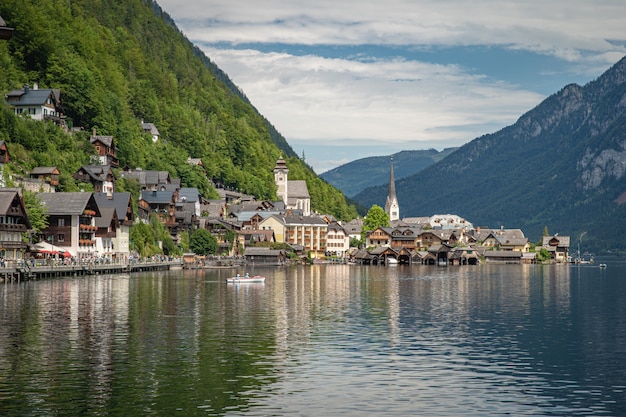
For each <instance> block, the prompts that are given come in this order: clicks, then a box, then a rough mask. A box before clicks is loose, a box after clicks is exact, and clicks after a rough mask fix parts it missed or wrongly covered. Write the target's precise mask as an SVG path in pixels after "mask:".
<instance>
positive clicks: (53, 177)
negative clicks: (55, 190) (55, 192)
mask: <svg viewBox="0 0 626 417" xmlns="http://www.w3.org/2000/svg"><path fill="white" fill-rule="evenodd" d="M60 176H61V173H60V172H59V170H58V168H57V167H36V168H33V170H32V171H30V174H29V177H30V178H32V179H36V180H39V181H41V182H45V183H46V184H50V185H51V186H52V187H57V186H58V185H59V177H60Z"/></svg>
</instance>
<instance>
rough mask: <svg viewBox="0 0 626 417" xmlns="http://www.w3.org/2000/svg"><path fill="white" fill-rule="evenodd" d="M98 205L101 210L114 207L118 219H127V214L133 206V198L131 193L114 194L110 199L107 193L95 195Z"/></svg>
mask: <svg viewBox="0 0 626 417" xmlns="http://www.w3.org/2000/svg"><path fill="white" fill-rule="evenodd" d="M93 196H94V199H95V200H96V204H98V207H100V208H106V207H113V208H115V211H116V213H117V218H118V219H122V220H123V219H126V212H127V210H128V207H132V206H131V196H130V193H129V192H119V193H113V194H111V196H110V197H109V196H108V195H107V193H94V195H93Z"/></svg>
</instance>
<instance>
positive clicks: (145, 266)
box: [0, 259, 183, 283]
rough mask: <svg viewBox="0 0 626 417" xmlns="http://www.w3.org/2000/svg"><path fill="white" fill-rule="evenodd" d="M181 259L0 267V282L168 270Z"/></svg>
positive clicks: (176, 266) (178, 263) (180, 264)
mask: <svg viewBox="0 0 626 417" xmlns="http://www.w3.org/2000/svg"><path fill="white" fill-rule="evenodd" d="M182 265H183V264H182V260H180V259H177V260H173V261H159V262H130V263H125V264H123V263H112V264H106V263H101V264H95V263H89V264H82V265H35V266H28V265H25V266H19V267H14V268H11V267H8V268H0V282H7V283H8V282H20V281H26V280H39V279H45V278H60V277H72V276H73V277H76V276H83V275H102V274H128V273H133V272H145V271H169V270H171V269H180V268H182Z"/></svg>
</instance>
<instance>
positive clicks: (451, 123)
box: [157, 0, 626, 174]
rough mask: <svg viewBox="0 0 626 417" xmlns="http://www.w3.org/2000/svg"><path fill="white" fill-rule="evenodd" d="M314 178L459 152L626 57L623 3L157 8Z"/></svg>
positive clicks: (366, 0)
mask: <svg viewBox="0 0 626 417" xmlns="http://www.w3.org/2000/svg"><path fill="white" fill-rule="evenodd" d="M157 1H158V3H159V5H160V6H161V7H162V8H163V9H164V10H165V11H166V12H167V13H168V14H169V15H170V16H171V17H172V18H173V19H174V20H175V22H176V25H177V26H178V28H179V29H180V30H181V31H182V32H183V33H184V34H185V36H186V37H187V38H188V39H189V40H190V41H191V42H193V43H194V44H195V45H197V46H198V47H199V48H200V49H202V50H203V51H204V52H205V54H206V55H207V57H209V58H210V59H211V61H213V62H214V63H215V64H217V65H218V66H219V67H220V68H221V69H222V70H223V71H224V72H225V73H226V74H227V75H228V76H229V77H230V78H231V80H232V81H233V82H234V83H235V84H236V85H237V86H238V87H239V88H241V89H242V91H243V92H244V94H245V95H246V96H247V97H248V99H249V100H250V102H251V103H252V104H253V105H254V106H255V107H256V108H257V110H258V111H259V112H260V113H261V114H262V115H263V116H265V117H266V118H267V119H268V120H269V121H270V122H271V123H272V124H273V125H274V126H275V127H276V129H277V130H278V131H279V132H280V133H281V134H282V135H283V136H284V137H285V138H286V139H287V141H288V142H289V144H290V145H291V147H292V148H293V149H294V151H296V153H297V154H298V155H300V156H303V157H304V159H305V161H306V162H307V163H308V164H309V165H311V166H312V167H313V168H314V170H315V171H316V172H317V173H318V174H321V173H323V172H325V171H327V170H330V169H332V168H334V167H337V166H339V165H342V164H345V163H347V162H351V161H354V160H357V159H360V158H365V157H368V156H382V155H391V154H394V153H396V152H400V151H402V150H417V149H431V148H434V149H438V150H442V149H444V148H449V147H456V146H461V145H463V144H465V143H467V142H469V141H471V140H473V139H475V138H477V137H479V136H482V135H484V134H488V133H493V132H496V131H498V130H499V129H501V128H503V127H505V126H508V125H510V124H513V123H515V121H516V120H517V119H518V118H519V117H520V116H522V115H523V114H524V113H526V112H527V111H529V110H531V109H532V108H533V107H535V106H536V105H538V104H539V103H540V102H541V101H543V100H544V99H545V98H546V97H548V96H549V95H551V94H554V93H556V92H558V91H559V90H560V89H561V88H563V87H564V86H566V85H567V84H571V83H577V84H580V85H584V84H586V83H588V82H589V81H592V80H594V79H596V78H597V77H599V76H600V75H601V74H602V73H603V72H604V71H606V70H607V69H609V68H610V67H611V66H612V65H613V64H615V63H616V62H617V61H619V60H620V59H621V58H622V57H623V56H624V55H626V29H625V28H626V25H625V23H624V22H626V1H624V0H570V1H568V2H563V1H562V0H541V1H538V0H492V1H486V0H472V1H468V0H385V1H373V0H360V1H358V0H357V1H354V0H350V1H345V0H316V1H303V0H299V1H298V0H186V1H185V2H182V3H181V2H180V0H157Z"/></svg>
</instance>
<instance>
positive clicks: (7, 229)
mask: <svg viewBox="0 0 626 417" xmlns="http://www.w3.org/2000/svg"><path fill="white" fill-rule="evenodd" d="M30 228H31V225H30V221H29V219H28V215H27V213H26V207H25V206H24V198H23V197H22V195H21V193H20V191H19V190H16V189H8V188H0V258H2V259H3V260H9V261H11V260H12V261H19V260H21V259H22V255H23V252H24V250H26V248H27V247H28V244H27V243H24V242H22V234H23V233H25V232H28V231H29V230H30Z"/></svg>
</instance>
